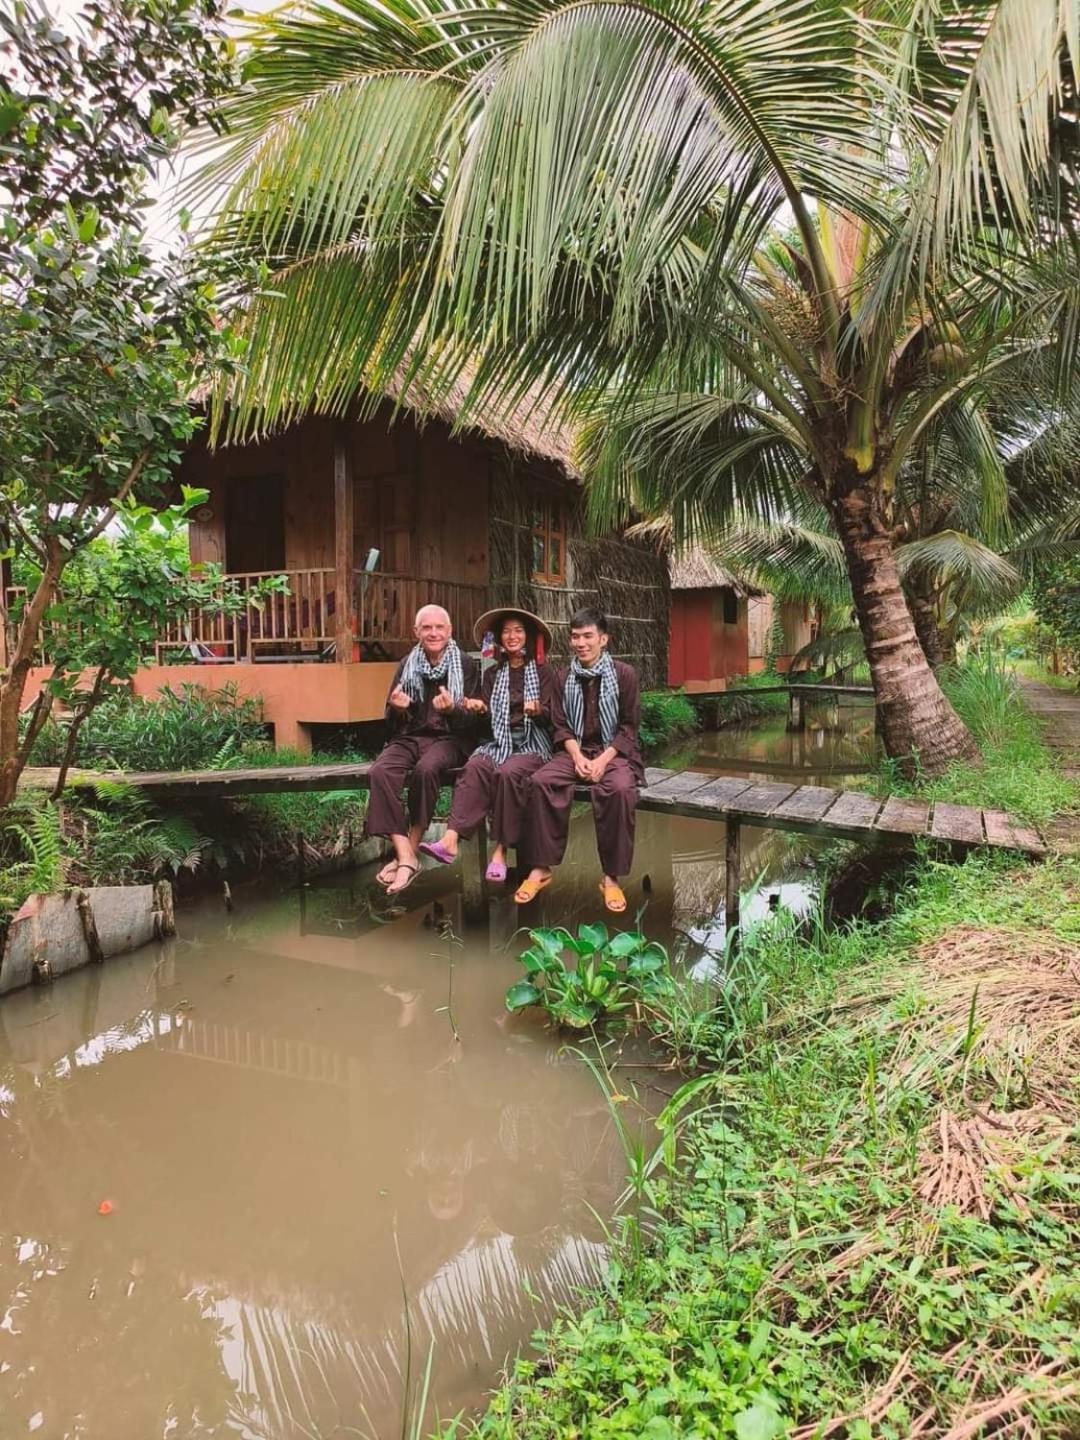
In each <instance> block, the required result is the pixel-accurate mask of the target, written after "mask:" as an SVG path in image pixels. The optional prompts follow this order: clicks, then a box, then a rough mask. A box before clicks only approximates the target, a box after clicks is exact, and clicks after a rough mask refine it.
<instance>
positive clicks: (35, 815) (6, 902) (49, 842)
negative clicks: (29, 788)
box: [0, 795, 67, 951]
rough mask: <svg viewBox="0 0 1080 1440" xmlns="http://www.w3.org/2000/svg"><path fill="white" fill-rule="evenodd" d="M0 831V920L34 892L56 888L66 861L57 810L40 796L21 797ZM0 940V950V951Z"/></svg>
mask: <svg viewBox="0 0 1080 1440" xmlns="http://www.w3.org/2000/svg"><path fill="white" fill-rule="evenodd" d="M4 813H5V820H6V823H5V825H4V826H3V828H2V829H0V919H2V918H3V917H4V916H5V915H8V914H10V913H12V912H14V911H15V910H18V908H19V906H20V905H21V904H22V903H23V901H24V900H25V899H26V898H27V896H28V895H33V894H35V893H37V892H48V891H51V890H56V889H59V887H60V886H61V885H62V884H63V883H64V878H65V870H66V866H67V859H66V855H65V847H64V837H63V833H62V829H61V825H60V810H59V808H58V807H57V806H56V805H53V804H51V803H50V802H49V801H47V800H46V799H45V797H44V795H34V796H24V797H20V799H19V801H18V802H17V803H16V804H15V805H12V806H10V807H9V808H8V809H7V810H6V811H5V812H4ZM2 949H3V945H2V938H0V951H2Z"/></svg>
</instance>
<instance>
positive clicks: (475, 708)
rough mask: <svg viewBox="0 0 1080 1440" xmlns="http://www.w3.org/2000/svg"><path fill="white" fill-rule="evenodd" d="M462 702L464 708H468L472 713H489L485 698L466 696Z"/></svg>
mask: <svg viewBox="0 0 1080 1440" xmlns="http://www.w3.org/2000/svg"><path fill="white" fill-rule="evenodd" d="M461 704H462V708H463V709H465V710H467V711H468V712H469V714H470V715H486V714H487V708H488V707H487V706H486V705H485V704H484V702H483V700H480V699H478V698H476V697H471V696H466V698H465V699H464V700H462V702H461Z"/></svg>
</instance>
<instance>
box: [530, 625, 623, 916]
mask: <svg viewBox="0 0 1080 1440" xmlns="http://www.w3.org/2000/svg"><path fill="white" fill-rule="evenodd" d="M570 649H571V650H572V651H573V652H574V659H573V662H572V663H571V665H570V668H569V669H568V670H566V671H565V672H564V673H563V674H562V675H561V676H560V677H559V680H558V682H557V683H556V685H555V694H554V700H553V704H552V716H553V720H554V732H553V736H552V739H553V741H554V745H555V751H556V753H555V755H554V756H553V757H552V759H551V760H549V761H548V763H547V764H546V765H544V766H542V767H541V768H540V769H539V770H537V771H535V773H534V774H533V777H532V797H531V800H530V804H529V832H530V833H529V839H528V846H527V848H528V854H529V858H530V860H531V861H532V862H533V869H532V870H531V871H530V872H529V875H528V877H527V878H526V879H525V881H524V882H523V883H522V885H521V887H520V888H519V890H518V891H517V893H516V895H515V896H514V899H515V900H516V901H517V902H518V904H519V905H527V904H528V903H529V901H530V900H534V899H535V898H536V896H537V895H538V894H539V892H540V891H541V890H543V889H544V887H545V886H546V885H549V884H550V883H551V871H552V867H553V866H555V865H558V863H559V862H560V860H561V859H562V858H563V852H564V851H565V849H566V838H567V835H568V833H569V830H570V806H571V805H572V804H573V801H574V787H575V785H580V784H583V783H584V784H586V785H588V786H589V791H590V797H591V799H592V807H593V819H594V821H595V824H596V848H597V851H598V853H599V856H600V869H601V870H602V872H603V878H602V879H601V881H600V893H601V894H602V895H603V897H604V904H605V905H606V906H607V908H608V909H609V910H611V911H613V912H614V913H616V914H620V913H621V912H622V911H624V910H625V909H626V896H625V895H624V894H623V892H622V889H621V887H620V885H619V876H620V875H625V874H626V873H627V872H628V871H629V869H630V865H631V862H632V861H633V857H634V811H635V808H636V806H637V793H638V787H639V786H640V785H641V784H642V783H643V781H644V778H645V772H644V770H643V768H642V764H641V753H640V750H639V748H638V724H639V721H640V715H641V703H640V687H639V685H638V678H637V675H636V673H635V672H634V670H633V669H632V667H631V666H629V665H624V664H623V662H622V661H621V660H613V659H612V658H611V656H610V655H609V654H608V623H607V619H606V617H605V616H604V615H602V614H601V613H600V611H599V610H592V609H586V610H579V611H578V612H577V614H576V615H575V616H574V617H573V619H572V620H571V621H570Z"/></svg>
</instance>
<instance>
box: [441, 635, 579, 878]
mask: <svg viewBox="0 0 1080 1440" xmlns="http://www.w3.org/2000/svg"><path fill="white" fill-rule="evenodd" d="M489 630H490V631H491V632H492V633H493V634H494V635H495V636H496V639H497V643H498V646H499V664H498V665H492V666H490V667H489V668H488V670H487V673H486V674H485V675H484V678H483V684H482V691H481V697H482V698H480V699H478V700H469V699H466V700H465V701H464V702H463V704H464V707H465V709H466V710H468V711H470V712H471V713H472V714H474V715H487V716H488V718H489V722H490V726H491V739H490V740H489V741H488V742H487V743H486V744H481V745H478V746H477V748H476V749H475V750H474V751H473V753H472V755H471V756H470V757H469V762H468V764H467V765H466V766H465V770H464V773H463V774H462V775H461V776H460V777H459V779H458V782H457V784H456V785H455V786H454V799H453V804H452V805H451V807H450V821H449V824H448V826H447V830H446V833H445V835H444V836H443V837H442V839H441V840H438V841H436V842H435V843H434V844H424V845H421V846H420V849H421V850H422V851H423V852H424V854H425V855H431V856H433V857H434V859H436V860H438V861H440V862H441V863H442V864H443V865H449V864H450V863H451V862H452V861H453V860H455V859H456V858H457V853H458V841H459V840H467V839H468V838H469V836H470V835H473V834H475V833H476V831H477V830H478V829H479V827H480V824H481V822H482V821H483V820H484V819H485V818H486V817H487V816H488V815H490V816H491V835H492V839H493V840H494V841H495V849H494V850H493V851H492V854H491V861H490V863H489V865H488V867H487V871H486V872H485V878H486V879H488V880H492V881H496V882H498V881H502V880H505V879H506V851H507V847H508V846H510V845H515V846H516V845H518V844H520V842H521V838H522V835H523V833H524V830H525V819H526V816H527V813H528V802H529V780H530V777H531V776H532V774H533V771H534V770H538V769H539V768H540V766H541V765H543V764H545V763H546V762H547V761H548V760H550V759H551V755H552V745H551V723H552V722H551V704H552V698H553V694H554V684H555V677H554V675H553V673H552V671H551V670H550V669H549V667H548V666H547V665H545V664H544V660H543V655H544V647H545V646H547V645H550V644H551V632H550V630H548V628H547V626H546V625H545V624H544V622H543V621H542V620H541V619H540V617H539V616H538V615H532V614H530V612H529V611H528V610H519V609H516V608H508V607H503V608H500V609H497V610H488V611H487V612H486V613H485V614H483V615H481V616H480V618H479V620H477V622H476V626H475V630H474V633H475V635H476V642H477V644H478V645H479V644H481V643H482V637H483V635H484V634H485V633H486V632H487V631H489Z"/></svg>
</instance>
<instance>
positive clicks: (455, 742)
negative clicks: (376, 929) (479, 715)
mask: <svg viewBox="0 0 1080 1440" xmlns="http://www.w3.org/2000/svg"><path fill="white" fill-rule="evenodd" d="M413 633H414V635H415V636H416V641H417V643H416V644H415V645H414V646H413V648H412V649H411V650H410V651H409V653H408V655H406V656H405V658H404V659H403V660H402V661H401V663H400V664H399V665H398V668H397V670H396V672H395V674H394V678H393V680H392V681H391V683H390V693H389V694H388V696H387V698H386V724H387V728H388V730H389V733H390V739H389V740H388V742H387V744H386V745H385V747H384V748H383V751H382V754H381V755H380V756H379V758H378V759H377V760H376V761H375V764H374V765H373V766H372V767H371V782H370V783H371V799H370V804H369V806H368V815H367V833H368V834H369V835H387V836H389V837H390V842H391V844H392V845H393V847H394V858H393V860H391V861H390V862H389V863H388V864H386V865H384V866H383V868H382V869H381V870H380V871H379V874H378V876H377V879H378V881H379V884H380V885H382V886H383V887H384V888H385V889H386V891H387V893H388V894H390V895H398V894H400V893H401V891H402V890H405V889H407V888H408V886H409V885H411V884H412V882H413V880H415V878H416V876H417V874H418V873H419V870H420V860H419V856H418V854H417V846H418V845H419V843H420V838H421V836H422V835H423V833H424V831H425V830H426V829H427V827H428V824H429V823H430V820H431V817H432V815H433V814H434V811H435V802H436V800H437V799H438V796H439V788H440V786H442V785H443V784H444V783H445V781H446V776H447V772H448V771H450V770H454V769H456V768H457V767H458V766H460V765H463V764H464V763H465V761H466V759H467V758H468V756H469V753H470V751H471V750H472V747H473V736H474V728H475V724H476V722H475V720H474V719H473V717H472V716H471V715H470V714H469V712H468V711H467V710H466V708H465V706H464V701H466V700H469V699H477V698H478V697H479V695H480V666H479V665H478V664H477V662H476V661H475V660H474V659H473V658H472V656H471V655H463V654H462V652H461V651H460V650H459V649H458V646H457V642H456V641H455V640H454V638H453V636H452V634H451V628H450V616H449V615H448V614H447V613H446V611H445V610H444V609H443V608H442V606H441V605H425V606H424V607H423V608H422V609H421V610H419V611H417V615H416V623H415V625H414V627H413ZM406 784H408V787H409V814H408V818H406V815H405V808H404V806H403V805H402V803H401V791H402V788H403V787H404V786H405V785H406Z"/></svg>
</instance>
